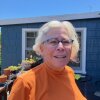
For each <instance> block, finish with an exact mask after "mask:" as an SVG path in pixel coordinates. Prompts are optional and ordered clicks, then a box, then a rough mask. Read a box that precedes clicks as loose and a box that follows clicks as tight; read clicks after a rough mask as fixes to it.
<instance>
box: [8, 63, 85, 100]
mask: <svg viewBox="0 0 100 100" xmlns="http://www.w3.org/2000/svg"><path fill="white" fill-rule="evenodd" d="M8 100H86V98H84V96H83V95H82V94H81V92H80V91H79V89H78V87H77V85H76V83H75V80H74V72H73V70H72V69H71V68H70V67H68V66H66V67H65V69H64V70H63V71H61V72H58V71H54V70H52V69H50V68H49V67H47V65H46V64H45V63H43V64H41V65H39V66H37V67H35V68H33V69H31V70H29V71H27V72H26V73H24V74H22V75H20V76H19V77H18V78H17V79H16V81H15V82H14V85H13V87H12V90H11V93H10V96H9V98H8Z"/></svg>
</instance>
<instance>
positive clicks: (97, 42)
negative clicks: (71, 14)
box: [72, 19, 100, 79]
mask: <svg viewBox="0 0 100 100" xmlns="http://www.w3.org/2000/svg"><path fill="white" fill-rule="evenodd" d="M72 23H73V24H74V26H75V27H86V28H87V38H86V72H87V74H88V75H90V76H92V77H93V78H94V79H97V78H99V79H100V63H99V62H100V19H86V20H76V21H72Z"/></svg>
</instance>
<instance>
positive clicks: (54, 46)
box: [40, 28, 72, 70]
mask: <svg viewBox="0 0 100 100" xmlns="http://www.w3.org/2000/svg"><path fill="white" fill-rule="evenodd" d="M66 33H67V31H66V30H65V29H64V28H53V29H50V30H49V32H48V33H47V36H48V37H49V40H47V41H44V43H43V44H41V46H40V49H41V54H42V57H43V59H44V62H45V63H46V64H48V65H49V67H51V68H53V69H58V70H61V69H63V68H64V67H65V65H66V64H67V63H68V62H69V60H70V56H71V48H72V44H68V43H69V42H68V41H69V40H70V38H69V37H68V36H67V34H66ZM59 41H61V42H59ZM62 41H63V43H62ZM66 41H67V42H66Z"/></svg>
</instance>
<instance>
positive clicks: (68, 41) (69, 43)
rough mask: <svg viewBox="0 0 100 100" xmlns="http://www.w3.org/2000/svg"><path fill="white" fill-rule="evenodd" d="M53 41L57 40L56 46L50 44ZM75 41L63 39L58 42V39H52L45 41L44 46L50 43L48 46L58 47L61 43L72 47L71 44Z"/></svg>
mask: <svg viewBox="0 0 100 100" xmlns="http://www.w3.org/2000/svg"><path fill="white" fill-rule="evenodd" d="M53 39H55V41H56V42H55V44H53V43H50V42H53V41H51V40H53ZM73 41H74V40H72V39H70V40H66V39H63V40H61V41H60V40H58V38H50V39H47V40H45V41H43V42H42V44H44V43H48V44H50V45H51V46H52V47H56V46H58V44H59V43H62V44H63V46H69V45H71V44H72V43H73ZM65 42H66V44H65Z"/></svg>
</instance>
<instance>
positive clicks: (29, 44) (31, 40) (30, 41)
mask: <svg viewBox="0 0 100 100" xmlns="http://www.w3.org/2000/svg"><path fill="white" fill-rule="evenodd" d="M34 43H35V38H27V40H26V48H32V47H33V44H34Z"/></svg>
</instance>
